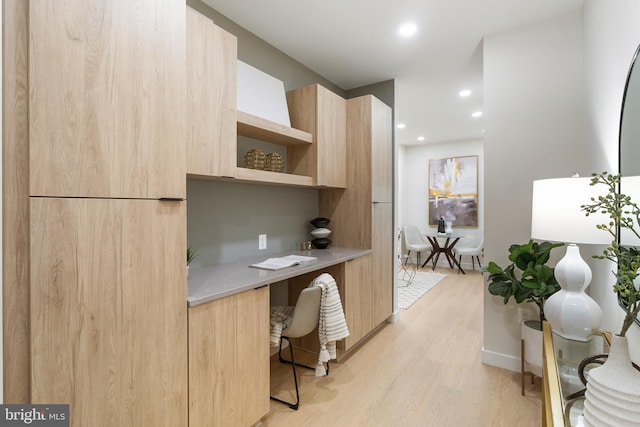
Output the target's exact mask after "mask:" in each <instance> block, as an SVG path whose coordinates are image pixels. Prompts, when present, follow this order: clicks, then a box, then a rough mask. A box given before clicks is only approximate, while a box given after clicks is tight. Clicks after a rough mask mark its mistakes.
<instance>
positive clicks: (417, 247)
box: [404, 225, 433, 265]
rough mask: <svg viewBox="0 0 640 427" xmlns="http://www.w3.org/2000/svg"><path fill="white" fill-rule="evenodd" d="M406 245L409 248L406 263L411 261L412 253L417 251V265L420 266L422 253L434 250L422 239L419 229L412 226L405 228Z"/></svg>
mask: <svg viewBox="0 0 640 427" xmlns="http://www.w3.org/2000/svg"><path fill="white" fill-rule="evenodd" d="M404 245H405V246H406V248H407V259H406V260H405V263H406V262H407V260H408V259H409V254H410V253H411V251H416V253H417V255H416V265H420V252H423V251H432V250H433V246H431V243H429V242H427V241H426V240H425V239H424V238H423V237H422V234H420V231H418V227H414V226H412V225H407V226H405V227H404Z"/></svg>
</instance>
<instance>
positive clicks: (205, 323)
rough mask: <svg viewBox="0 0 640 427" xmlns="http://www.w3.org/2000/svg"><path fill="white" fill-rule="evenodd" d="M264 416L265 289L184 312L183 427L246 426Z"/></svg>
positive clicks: (266, 395)
mask: <svg viewBox="0 0 640 427" xmlns="http://www.w3.org/2000/svg"><path fill="white" fill-rule="evenodd" d="M267 412H269V288H268V287H262V288H259V289H255V290H250V291H246V292H242V293H240V294H236V295H233V296H230V297H226V298H222V299H219V300H215V301H212V302H209V303H205V304H202V305H198V306H196V307H192V308H190V309H189V426H190V427H195V426H239V427H240V426H242V427H245V426H249V425H253V424H254V423H255V422H257V421H258V420H259V419H260V418H261V417H263V416H264V415H265V414H266V413H267Z"/></svg>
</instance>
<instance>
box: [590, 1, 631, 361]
mask: <svg viewBox="0 0 640 427" xmlns="http://www.w3.org/2000/svg"><path fill="white" fill-rule="evenodd" d="M639 17H640V2H638V1H637V0H616V1H615V2H611V1H604V0H585V1H584V5H583V33H584V70H585V73H584V81H585V102H584V105H585V136H584V138H585V148H586V151H587V152H588V153H589V154H588V157H587V166H588V167H589V169H590V170H592V171H603V170H607V171H612V172H617V168H618V130H619V121H620V109H621V101H622V94H623V90H624V84H625V80H626V77H627V72H628V69H629V65H630V62H631V59H632V55H633V53H634V52H635V50H636V48H637V47H638V44H640V25H638V19H639ZM636 66H637V64H636ZM611 269H612V266H610V265H606V264H605V263H604V261H598V264H597V265H596V266H594V268H593V280H592V285H591V295H592V296H593V297H594V299H595V300H596V301H597V302H598V304H600V306H601V307H602V309H603V312H604V318H603V325H602V328H603V329H606V330H610V331H612V332H619V330H620V325H621V324H622V317H623V311H622V310H621V309H620V308H619V307H618V304H617V301H616V298H615V294H614V293H613V292H612V290H611V286H612V283H613V276H612V274H611ZM627 336H628V337H629V346H630V351H631V357H632V359H633V360H634V361H636V362H637V363H640V328H638V327H637V326H632V327H631V329H630V330H629V332H628V334H627Z"/></svg>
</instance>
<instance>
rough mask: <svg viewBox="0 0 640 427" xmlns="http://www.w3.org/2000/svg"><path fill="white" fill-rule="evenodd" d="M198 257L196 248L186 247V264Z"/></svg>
mask: <svg viewBox="0 0 640 427" xmlns="http://www.w3.org/2000/svg"><path fill="white" fill-rule="evenodd" d="M197 257H198V250H197V249H194V248H192V247H191V246H189V247H187V265H189V264H191V261H193V260H194V259H196V258H197Z"/></svg>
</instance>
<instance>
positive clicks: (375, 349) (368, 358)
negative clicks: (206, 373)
mask: <svg viewBox="0 0 640 427" xmlns="http://www.w3.org/2000/svg"><path fill="white" fill-rule="evenodd" d="M437 271H439V272H441V273H445V274H448V277H447V278H446V279H444V281H442V282H441V283H439V284H438V285H437V286H436V287H435V288H434V289H432V290H431V291H429V292H428V293H427V294H426V295H425V296H424V297H422V298H421V299H420V300H419V301H418V302H416V303H415V304H414V305H413V306H411V307H410V308H409V309H408V310H406V311H401V312H400V319H399V320H398V322H396V323H394V324H387V325H386V326H384V328H383V329H382V330H380V331H379V332H378V333H377V334H376V335H375V336H374V337H373V338H372V339H371V340H370V341H369V342H368V343H366V345H364V346H363V347H361V348H360V349H358V350H357V351H356V352H355V353H354V354H353V355H351V356H350V357H349V358H347V359H346V360H344V361H342V362H341V363H332V365H331V372H330V375H329V376H326V377H322V378H315V377H314V373H313V372H312V371H310V370H306V369H300V370H298V373H299V375H298V376H299V378H298V379H299V382H300V391H301V396H300V397H301V402H300V409H299V410H298V411H293V410H291V409H289V408H288V407H287V406H285V405H282V404H280V403H277V402H273V401H272V402H271V410H270V412H269V414H268V415H267V416H266V417H264V418H263V419H262V422H261V424H260V423H258V425H262V426H273V427H278V426H305V427H313V426H321V427H335V426H374V427H375V426H389V427H395V426H434V427H440V426H451V427H467V426H472V427H476V426H505V427H507V426H508V427H514V426H522V427H528V426H539V425H540V424H541V423H540V412H541V407H540V380H539V379H537V380H536V382H535V384H531V383H530V381H527V386H526V387H527V389H526V396H525V397H523V396H521V394H520V374H519V373H515V372H511V371H506V370H503V369H498V368H495V367H491V366H487V365H483V364H482V363H481V362H480V351H481V349H482V308H483V303H482V300H483V286H484V285H483V282H482V276H481V274H480V273H479V272H478V271H476V272H473V271H469V272H468V274H466V275H457V274H456V273H455V272H454V271H452V270H449V269H440V268H439V269H438V270H437ZM296 356H298V353H296ZM306 356H307V355H306V354H304V353H299V356H298V357H299V358H300V359H305V357H306ZM302 361H303V362H307V363H313V358H306V359H305V360H302ZM271 392H272V394H276V395H278V396H280V397H283V398H285V399H294V400H295V393H294V392H293V378H292V374H291V368H290V366H288V365H282V364H280V363H279V362H278V361H277V355H276V358H273V359H272V363H271Z"/></svg>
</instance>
